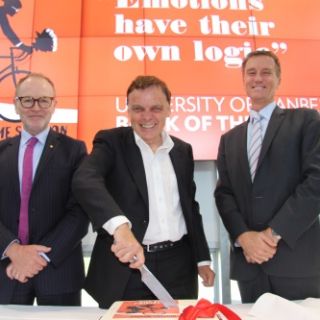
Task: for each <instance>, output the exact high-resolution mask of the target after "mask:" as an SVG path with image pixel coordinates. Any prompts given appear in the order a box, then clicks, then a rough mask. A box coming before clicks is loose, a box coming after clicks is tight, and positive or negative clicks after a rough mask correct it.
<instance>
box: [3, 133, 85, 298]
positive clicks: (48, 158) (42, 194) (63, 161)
mask: <svg viewBox="0 0 320 320" xmlns="http://www.w3.org/2000/svg"><path fill="white" fill-rule="evenodd" d="M19 143H20V136H17V137H14V138H9V139H6V140H4V141H2V142H1V143H0V177H1V178H0V254H1V256H2V254H3V252H4V250H5V249H6V248H7V246H8V245H9V244H10V243H11V242H12V241H13V240H14V239H17V234H18V224H19V210H20V189H19V188H20V187H19V174H18V151H19ZM85 155H86V148H85V145H84V143H83V142H82V141H78V140H74V139H72V138H70V137H67V136H65V135H62V134H59V133H56V132H54V131H52V130H50V131H49V134H48V137H47V140H46V144H45V146H44V150H43V152H42V155H41V158H40V160H39V164H38V167H37V170H36V173H35V177H34V181H33V185H32V191H31V195H30V200H29V242H30V244H40V245H45V246H49V247H52V250H51V252H50V253H48V256H49V258H50V260H51V263H50V264H49V265H48V266H47V267H46V268H45V269H44V270H43V271H41V272H40V273H39V274H38V275H37V276H35V277H34V278H32V279H30V280H29V281H32V282H33V285H34V287H35V289H36V290H37V292H38V293H39V294H42V295H45V294H60V293H68V292H76V291H78V290H80V289H81V287H82V285H83V281H84V266H83V256H82V247H81V239H82V237H83V236H84V235H85V234H86V233H87V229H88V219H87V216H86V214H85V213H84V212H83V211H82V209H81V208H80V206H79V205H78V204H77V203H76V202H75V199H74V198H73V196H72V194H71V180H72V176H73V173H74V171H75V170H76V168H77V167H78V165H79V164H80V162H81V161H82V159H83V158H84V157H85ZM9 262H10V261H9V259H4V260H2V261H1V262H0V284H1V285H0V301H1V303H9V299H10V297H11V295H12V294H14V287H15V284H16V283H17V281H16V280H10V279H9V278H8V277H7V276H6V274H5V269H6V266H7V265H8V263H9Z"/></svg>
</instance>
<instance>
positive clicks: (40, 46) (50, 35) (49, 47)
mask: <svg viewBox="0 0 320 320" xmlns="http://www.w3.org/2000/svg"><path fill="white" fill-rule="evenodd" d="M2 2H3V5H2V6H0V27H1V30H2V32H3V34H4V35H5V36H6V37H7V38H8V40H9V41H10V42H11V43H12V45H13V46H12V47H10V48H9V54H7V55H0V59H1V60H2V59H5V60H6V61H8V65H6V66H5V67H1V68H0V84H1V82H2V81H3V80H5V79H6V78H11V79H12V83H13V85H14V86H16V84H17V82H18V80H19V78H20V77H22V76H25V75H26V74H28V73H30V70H22V69H19V68H18V65H17V64H18V63H19V62H21V61H23V60H25V59H26V58H27V57H30V56H31V54H32V53H33V50H34V49H35V50H37V51H44V52H53V51H57V44H58V39H57V36H56V35H55V33H54V31H53V30H52V29H49V28H46V29H44V30H43V31H42V32H36V37H35V41H34V42H33V43H32V44H31V45H26V44H24V43H23V42H22V41H21V40H20V38H19V37H18V36H17V34H16V33H15V32H14V30H13V29H12V27H11V25H10V23H9V18H8V16H14V15H15V14H16V13H17V12H18V11H19V10H20V9H21V8H22V4H21V1H20V0H2ZM16 117H17V116H16V115H15V112H14V108H13V105H8V104H1V103H0V120H1V119H3V120H5V121H8V122H20V119H19V118H18V119H17V118H16Z"/></svg>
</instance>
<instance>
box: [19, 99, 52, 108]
mask: <svg viewBox="0 0 320 320" xmlns="http://www.w3.org/2000/svg"><path fill="white" fill-rule="evenodd" d="M16 100H19V101H20V103H21V105H22V107H23V108H26V109H31V108H33V107H34V105H35V103H36V102H37V103H38V106H39V107H40V108H41V109H48V108H50V107H51V105H52V101H53V100H54V97H40V98H38V99H36V98H33V97H16Z"/></svg>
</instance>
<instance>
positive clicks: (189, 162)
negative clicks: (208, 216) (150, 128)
mask: <svg viewBox="0 0 320 320" xmlns="http://www.w3.org/2000/svg"><path fill="white" fill-rule="evenodd" d="M172 139H173V142H174V147H173V148H172V150H171V152H170V157H171V161H172V164H173V167H174V170H175V173H176V177H177V181H178V189H179V195H180V201H181V206H182V210H183V214H184V217H185V221H186V225H187V230H188V235H189V238H190V240H191V245H192V249H193V254H194V268H197V265H196V263H197V262H198V261H202V260H210V255H209V250H208V246H207V242H206V239H205V235H204V231H203V226H202V219H201V215H200V213H199V206H198V203H197V202H196V201H195V200H194V196H195V184H194V181H193V169H194V163H193V155H192V149H191V146H190V145H189V144H187V143H185V142H183V141H181V140H179V139H177V138H174V137H172ZM73 190H74V193H75V196H76V198H77V200H78V201H79V202H80V204H81V205H82V206H83V208H84V210H85V211H86V212H87V213H88V215H89V216H90V219H91V221H92V223H93V227H94V230H98V237H97V239H96V243H95V247H94V250H93V253H92V256H91V264H90V268H89V272H88V276H87V279H86V284H85V288H86V290H87V291H88V292H89V293H90V294H91V295H92V296H93V297H94V298H95V299H96V300H97V301H98V302H99V304H100V306H103V307H108V306H109V305H110V304H111V303H112V302H114V301H116V300H121V298H122V296H123V292H124V289H125V286H126V284H127V281H128V279H129V276H130V272H131V271H130V269H129V267H128V265H126V264H123V263H121V262H119V261H118V259H117V258H116V257H115V256H114V254H113V253H112V252H111V251H110V246H111V244H112V242H113V237H111V236H110V235H108V234H107V232H106V231H104V230H103V229H102V228H101V227H102V225H103V224H104V223H105V222H106V221H108V220H109V219H110V218H112V217H115V216H117V215H125V216H127V217H128V219H129V220H130V221H131V223H132V231H133V233H134V234H135V236H136V238H137V240H138V241H140V242H142V240H143V237H144V234H145V232H146V229H147V226H148V223H149V208H148V191H147V182H146V177H145V172H144V167H143V160H142V156H141V153H140V150H139V148H138V146H137V145H136V143H135V140H134V135H133V130H132V128H116V129H111V130H105V131H100V132H98V134H97V135H96V137H95V139H94V148H93V151H92V154H91V155H90V156H89V157H88V158H87V159H86V160H85V161H84V162H83V163H82V165H81V166H80V168H79V169H78V170H77V172H76V173H75V175H74V183H73Z"/></svg>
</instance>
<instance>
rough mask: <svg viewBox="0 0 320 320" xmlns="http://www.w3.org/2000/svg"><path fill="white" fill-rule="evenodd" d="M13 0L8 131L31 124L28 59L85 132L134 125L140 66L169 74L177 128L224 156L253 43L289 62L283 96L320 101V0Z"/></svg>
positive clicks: (244, 102)
mask: <svg viewBox="0 0 320 320" xmlns="http://www.w3.org/2000/svg"><path fill="white" fill-rule="evenodd" d="M11 2H12V1H10V0H3V1H1V2H0V26H1V28H0V139H4V138H6V137H8V136H12V135H15V134H17V133H19V131H20V130H21V124H20V122H19V118H18V117H17V115H16V113H15V111H14V106H13V104H12V101H13V97H14V86H15V84H16V82H17V81H18V79H20V78H21V77H23V76H24V75H26V74H27V73H28V72H30V71H36V72H42V73H44V74H46V75H48V76H49V77H50V78H51V79H52V80H53V81H54V83H55V84H56V90H57V93H58V105H57V110H56V113H55V115H54V117H53V119H52V123H51V125H52V127H53V128H54V129H55V130H58V131H60V132H64V133H66V134H69V135H71V136H74V137H78V138H80V139H83V140H85V141H86V143H87V146H88V149H89V150H90V149H91V142H92V139H93V137H94V135H95V133H96V132H97V131H98V130H100V129H103V128H111V127H115V126H126V125H130V124H129V123H128V119H127V110H126V97H125V93H126V89H127V87H128V85H129V84H130V82H131V81H132V80H133V79H134V78H135V77H136V76H137V75H140V74H153V75H156V76H158V77H160V78H161V79H163V80H164V81H165V82H167V84H168V85H169V87H170V89H171V91H172V93H173V97H172V103H171V109H172V114H171V118H170V119H169V120H168V123H167V129H168V130H169V132H170V133H171V134H172V135H175V136H177V137H180V138H182V139H184V140H186V141H188V142H189V143H191V144H192V146H193V150H194V156H195V159H198V160H204V159H215V158H216V154H217V147H218V144H219V139H220V136H221V134H222V133H224V132H226V131H227V130H229V129H230V128H232V127H233V126H235V125H237V124H239V123H241V122H243V121H245V120H246V119H247V115H248V109H249V108H250V100H249V99H247V98H246V97H245V92H244V90H243V87H242V76H241V62H242V59H243V58H244V57H245V55H246V54H247V53H249V52H251V51H252V50H255V49H268V50H271V51H273V52H275V53H276V54H277V55H278V56H279V58H280V61H281V64H282V70H283V71H282V82H281V85H280V89H279V91H278V97H277V103H278V104H279V105H280V106H281V107H283V108H300V107H307V108H311V109H316V110H319V111H320V102H319V97H320V95H319V83H320V62H319V59H318V53H319V52H320V22H319V18H318V12H319V9H320V3H318V2H316V1H312V0H305V1H303V2H301V1H299V0H292V1H290V2H285V1H276V0H268V1H267V0H224V1H215V0H82V1H79V0H68V1H63V0H56V1H49V0H41V1H34V0H20V1H19V0H16V1H14V2H17V3H20V7H19V8H12V6H10V3H11Z"/></svg>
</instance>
